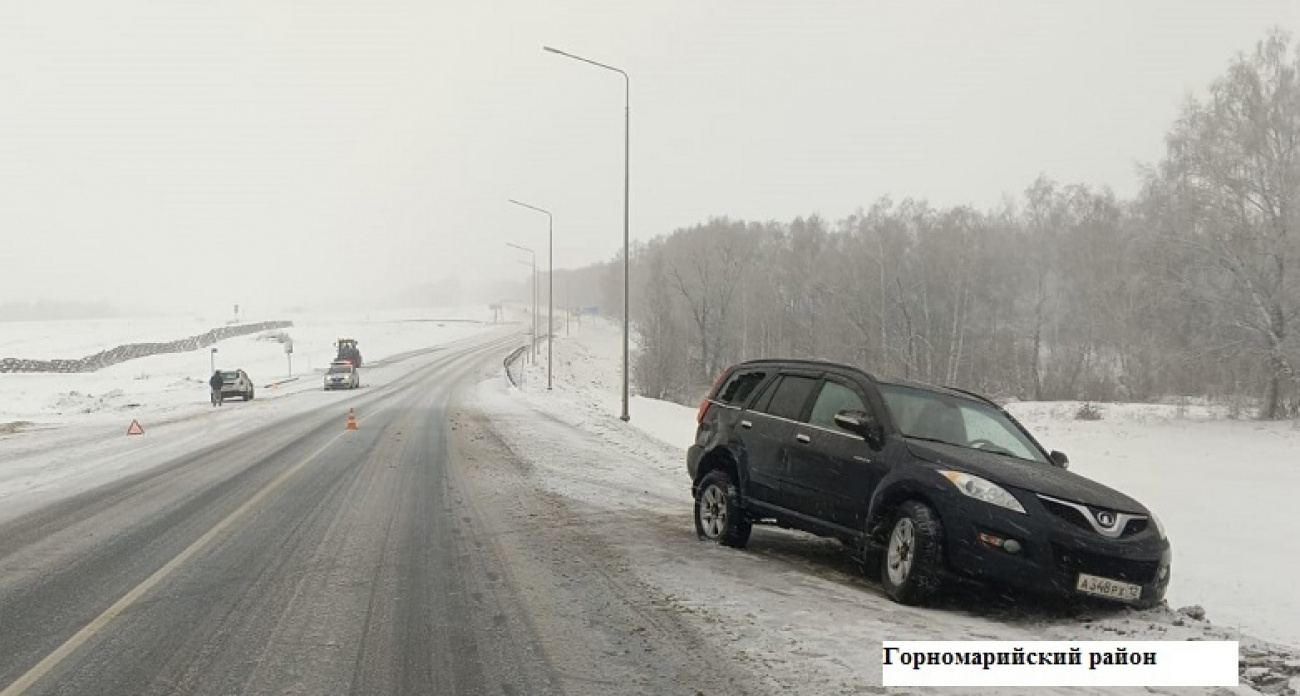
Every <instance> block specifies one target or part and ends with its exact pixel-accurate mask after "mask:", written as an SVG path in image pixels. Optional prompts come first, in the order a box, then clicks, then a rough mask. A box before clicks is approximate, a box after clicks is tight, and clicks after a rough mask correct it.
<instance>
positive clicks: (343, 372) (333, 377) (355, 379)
mask: <svg viewBox="0 0 1300 696" xmlns="http://www.w3.org/2000/svg"><path fill="white" fill-rule="evenodd" d="M359 386H361V373H360V372H358V371H357V368H356V366H354V365H353V364H352V363H350V362H348V361H346V360H339V361H335V362H332V363H330V366H329V369H328V370H326V371H325V390H326V391H329V390H330V389H356V388H357V387H359Z"/></svg>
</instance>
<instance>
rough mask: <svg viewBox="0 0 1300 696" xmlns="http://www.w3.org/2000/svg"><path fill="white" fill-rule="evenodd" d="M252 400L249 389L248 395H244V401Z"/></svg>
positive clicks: (251, 392)
mask: <svg viewBox="0 0 1300 696" xmlns="http://www.w3.org/2000/svg"><path fill="white" fill-rule="evenodd" d="M252 400H253V390H252V389H249V390H248V393H247V394H245V395H244V401H252Z"/></svg>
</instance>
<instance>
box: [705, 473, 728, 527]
mask: <svg viewBox="0 0 1300 696" xmlns="http://www.w3.org/2000/svg"><path fill="white" fill-rule="evenodd" d="M726 526H727V501H726V498H725V497H724V496H723V493H722V489H721V488H719V487H717V486H713V485H711V486H709V487H708V488H705V489H704V493H702V494H701V495H700V528H701V529H703V530H704V536H706V537H708V538H710V539H716V538H718V537H719V536H720V535H721V534H722V530H723V529H725V528H726Z"/></svg>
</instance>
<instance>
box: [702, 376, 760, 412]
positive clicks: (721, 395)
mask: <svg viewBox="0 0 1300 696" xmlns="http://www.w3.org/2000/svg"><path fill="white" fill-rule="evenodd" d="M766 376H767V373H766V372H740V373H737V374H735V375H733V376H732V377H731V379H729V380H727V383H726V384H724V385H722V388H721V389H719V390H718V395H717V396H716V397H714V398H715V399H716V400H717V401H720V402H722V403H724V404H728V405H732V406H743V405H744V404H745V402H747V401H749V397H750V395H752V394H753V393H754V390H755V389H757V388H758V385H760V384H762V383H763V378H764V377H766Z"/></svg>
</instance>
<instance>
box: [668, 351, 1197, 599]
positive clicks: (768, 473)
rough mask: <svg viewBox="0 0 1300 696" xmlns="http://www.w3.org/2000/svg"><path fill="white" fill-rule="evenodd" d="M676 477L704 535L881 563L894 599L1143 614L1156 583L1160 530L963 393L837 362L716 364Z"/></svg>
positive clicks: (1161, 572)
mask: <svg viewBox="0 0 1300 696" xmlns="http://www.w3.org/2000/svg"><path fill="white" fill-rule="evenodd" d="M698 421H699V429H698V432H697V434H696V437H695V444H694V445H692V446H691V447H690V449H689V450H688V454H687V461H686V466H687V470H688V472H689V473H690V476H691V488H692V491H693V493H694V497H695V528H696V531H697V532H698V533H699V535H700V537H701V538H703V539H708V540H712V541H715V542H717V543H719V544H723V545H726V546H735V547H743V546H745V545H746V543H748V541H749V535H750V530H751V528H752V525H753V524H755V523H759V522H773V523H775V524H777V525H780V526H783V527H789V528H795V529H802V530H805V531H808V532H812V533H814V534H818V535H821V536H826V537H832V538H838V539H839V540H841V541H843V542H844V543H846V544H848V545H850V546H852V547H855V548H858V549H861V550H862V551H863V552H864V553H868V554H871V555H872V556H883V558H882V559H881V563H880V580H881V583H882V584H883V585H884V588H885V591H886V592H887V593H888V594H889V595H890V597H892V598H893V599H894V600H895V601H897V602H901V603H903V604H915V603H919V602H922V601H924V600H925V599H926V598H927V597H928V596H930V595H931V594H933V593H934V592H935V591H936V590H937V589H939V588H940V587H941V586H942V585H943V581H944V580H946V579H950V578H953V577H956V576H964V577H968V578H975V579H981V580H986V581H992V582H996V583H1002V584H1007V585H1013V586H1017V587H1021V588H1025V589H1028V590H1035V591H1045V592H1052V593H1061V594H1066V595H1074V594H1083V595H1089V596H1095V597H1103V598H1105V599H1109V600H1113V601H1118V602H1125V603H1130V604H1134V605H1138V606H1150V605H1154V604H1156V603H1158V602H1160V601H1161V600H1162V599H1163V598H1164V595H1165V590H1166V588H1167V587H1168V585H1169V576H1170V561H1171V557H1172V556H1171V552H1170V546H1169V541H1168V539H1167V538H1166V537H1165V532H1164V529H1163V528H1162V527H1161V525H1160V522H1159V520H1158V519H1157V518H1156V517H1155V515H1154V514H1152V513H1151V511H1150V510H1148V509H1147V508H1145V507H1143V506H1142V504H1141V503H1139V502H1137V501H1136V500H1134V499H1132V498H1130V497H1128V496H1126V495H1124V494H1123V493H1120V492H1118V491H1115V490H1113V489H1111V488H1107V487H1106V486H1103V485H1102V484H1100V483H1097V482H1095V481H1092V480H1089V479H1086V478H1084V477H1082V476H1079V475H1076V474H1073V473H1070V472H1068V471H1066V466H1067V464H1068V460H1067V459H1066V457H1065V455H1064V454H1061V453H1060V452H1051V453H1049V452H1048V451H1047V450H1045V449H1044V448H1043V447H1042V445H1040V444H1039V443H1038V441H1037V440H1035V439H1034V438H1033V436H1032V435H1030V433H1029V431H1027V430H1026V429H1025V428H1024V427H1023V426H1021V425H1020V423H1019V422H1017V421H1016V420H1015V419H1014V418H1012V417H1011V415H1010V414H1008V413H1007V412H1006V411H1004V410H1003V409H1002V408H1000V407H999V406H997V405H996V404H994V403H993V402H992V401H989V400H987V399H985V398H983V397H981V396H978V395H976V394H972V393H970V392H966V391H962V390H958V389H952V388H946V387H936V386H931V385H926V384H921V383H918V382H911V381H906V380H895V381H886V380H878V379H876V378H874V377H872V376H871V375H869V374H867V373H866V372H864V371H862V370H859V369H856V368H853V367H849V366H846V365H836V364H833V363H823V362H812V361H803V360H762V361H753V362H746V363H742V364H740V365H737V366H734V367H732V368H729V369H728V370H726V371H725V372H723V374H722V375H721V376H720V377H719V378H718V381H717V383H716V384H715V385H714V388H713V389H712V391H711V392H710V393H709V396H708V398H706V399H705V401H704V402H703V403H702V404H700V411H699V415H698Z"/></svg>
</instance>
